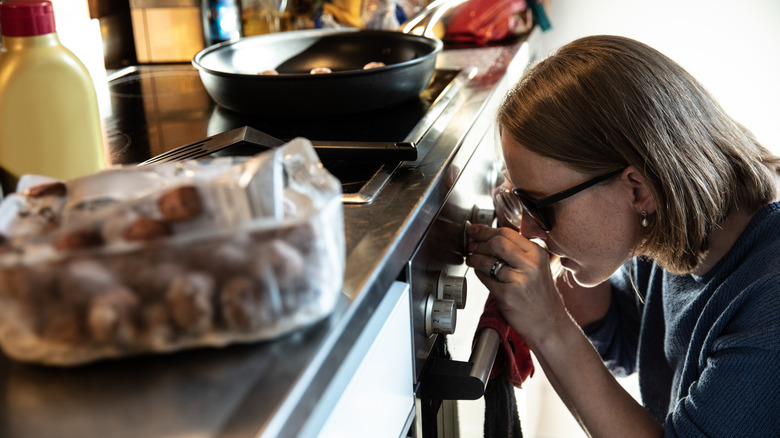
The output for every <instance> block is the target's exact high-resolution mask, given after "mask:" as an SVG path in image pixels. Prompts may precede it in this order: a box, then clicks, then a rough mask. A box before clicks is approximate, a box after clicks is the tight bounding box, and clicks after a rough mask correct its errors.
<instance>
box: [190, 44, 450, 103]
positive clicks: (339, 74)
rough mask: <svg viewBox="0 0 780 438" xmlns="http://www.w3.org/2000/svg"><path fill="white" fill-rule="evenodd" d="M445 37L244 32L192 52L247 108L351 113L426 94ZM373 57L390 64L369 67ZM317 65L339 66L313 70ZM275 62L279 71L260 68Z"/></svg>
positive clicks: (229, 98) (211, 88)
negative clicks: (320, 71)
mask: <svg viewBox="0 0 780 438" xmlns="http://www.w3.org/2000/svg"><path fill="white" fill-rule="evenodd" d="M442 47H443V44H442V42H441V41H440V40H438V39H435V38H428V37H424V36H418V35H411V34H405V33H402V32H397V31H382V30H358V29H348V30H344V29H338V30H323V29H315V30H298V31H290V32H280V33H273V34H266V35H258V36H251V37H246V38H241V39H239V40H236V41H229V42H225V43H220V44H217V45H214V46H210V47H207V48H205V49H203V50H202V51H200V52H199V53H198V54H196V55H195V57H194V58H193V60H192V64H193V65H194V66H195V68H197V69H198V72H199V74H200V78H201V80H202V81H203V85H204V87H205V88H206V91H207V92H208V93H209V95H210V96H211V97H212V99H214V100H215V101H216V102H217V104H219V105H220V106H222V107H224V108H227V109H229V110H232V111H235V112H238V113H242V114H276V115H297V114H300V115H316V114H348V113H356V112H361V111H370V110H375V109H379V108H385V107H389V106H392V105H395V104H397V103H401V102H403V101H406V100H409V99H411V98H413V97H415V96H417V95H419V94H420V93H421V92H422V91H423V90H424V89H425V87H426V86H427V85H428V82H429V81H430V79H431V77H432V76H433V73H434V70H435V68H436V56H437V55H438V53H439V52H441V50H442ZM369 62H382V63H384V64H385V66H384V67H379V68H373V69H368V70H364V69H363V66H364V65H366V64H368V63H369ZM316 67H327V68H329V69H331V70H332V73H326V74H311V73H310V71H311V70H312V69H313V68H316ZM272 69H274V70H276V71H277V72H278V73H279V74H278V75H263V74H260V73H261V72H264V71H266V70H272Z"/></svg>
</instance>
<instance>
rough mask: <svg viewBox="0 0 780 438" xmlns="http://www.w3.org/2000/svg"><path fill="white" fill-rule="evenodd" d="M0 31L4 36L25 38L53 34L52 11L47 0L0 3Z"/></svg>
mask: <svg viewBox="0 0 780 438" xmlns="http://www.w3.org/2000/svg"><path fill="white" fill-rule="evenodd" d="M0 30H2V32H3V35H4V36H9V37H25V36H35V35H44V34H47V33H54V32H55V31H56V28H55V26H54V9H53V8H52V6H51V2H49V1H47V0H6V1H4V2H0Z"/></svg>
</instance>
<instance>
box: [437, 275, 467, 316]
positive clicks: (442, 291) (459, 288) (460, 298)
mask: <svg viewBox="0 0 780 438" xmlns="http://www.w3.org/2000/svg"><path fill="white" fill-rule="evenodd" d="M436 298H438V299H440V300H452V301H455V306H456V307H457V308H458V309H463V308H464V307H466V277H463V276H461V275H451V274H448V273H446V272H442V273H441V274H439V282H438V283H437V284H436Z"/></svg>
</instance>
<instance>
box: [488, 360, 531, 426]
mask: <svg viewBox="0 0 780 438" xmlns="http://www.w3.org/2000/svg"><path fill="white" fill-rule="evenodd" d="M484 437H485V438H523V430H522V428H521V426H520V415H519V414H518V412H517V399H516V398H515V387H514V386H513V385H512V383H511V382H510V379H509V378H508V377H507V376H506V374H505V373H501V374H500V375H498V376H496V377H495V378H493V379H491V380H490V381H489V382H488V384H487V387H486V388H485V429H484Z"/></svg>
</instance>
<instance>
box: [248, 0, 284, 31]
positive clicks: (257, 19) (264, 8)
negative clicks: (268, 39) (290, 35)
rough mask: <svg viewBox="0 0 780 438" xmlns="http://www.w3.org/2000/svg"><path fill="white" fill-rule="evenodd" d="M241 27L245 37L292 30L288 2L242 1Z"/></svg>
mask: <svg viewBox="0 0 780 438" xmlns="http://www.w3.org/2000/svg"><path fill="white" fill-rule="evenodd" d="M241 25H242V27H243V30H244V36H251V35H262V34H266V33H274V32H284V31H288V30H292V28H293V27H292V14H291V13H290V11H289V10H288V2H287V0H242V1H241Z"/></svg>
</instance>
